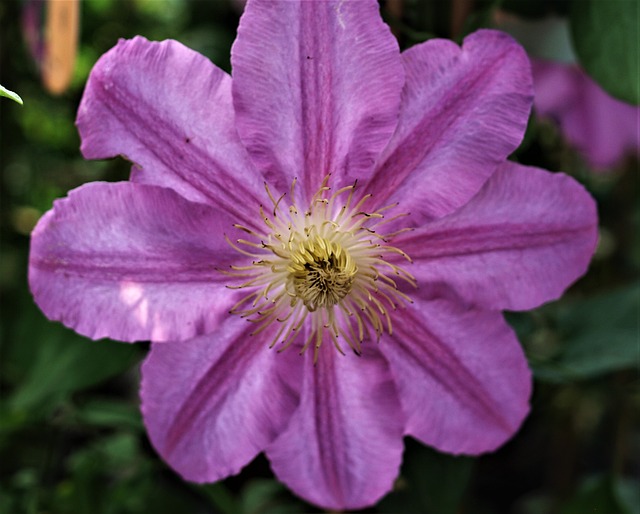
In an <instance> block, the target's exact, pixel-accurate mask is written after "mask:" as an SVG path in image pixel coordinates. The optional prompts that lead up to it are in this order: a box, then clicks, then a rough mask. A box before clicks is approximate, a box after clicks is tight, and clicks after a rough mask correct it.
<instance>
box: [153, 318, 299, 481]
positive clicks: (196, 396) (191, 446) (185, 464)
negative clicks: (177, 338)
mask: <svg viewBox="0 0 640 514" xmlns="http://www.w3.org/2000/svg"><path fill="white" fill-rule="evenodd" d="M255 328H256V326H255V325H254V324H252V323H249V322H247V320H245V319H242V318H241V317H239V316H231V317H228V318H226V320H225V322H224V323H223V324H221V325H220V327H219V328H218V329H217V330H215V331H214V332H212V333H211V334H207V335H206V336H202V337H199V338H196V339H193V340H191V341H187V342H185V343H183V344H180V345H176V344H154V345H152V348H151V353H150V354H149V356H148V357H147V359H146V360H145V362H144V364H143V366H142V388H141V397H142V412H143V415H144V421H145V425H146V427H147V430H148V432H149V436H150V438H151V442H152V443H153V445H154V446H155V448H156V449H157V450H158V452H159V453H160V455H162V456H163V458H164V459H165V460H166V461H167V462H168V463H169V464H170V465H171V466H172V467H173V468H174V469H176V470H177V471H178V472H179V473H180V474H181V475H182V476H183V477H184V478H185V479H187V480H192V481H194V482H213V481H216V480H220V479H221V478H225V477H227V476H229V475H232V474H235V473H238V472H239V471H240V469H241V468H242V467H243V466H244V465H246V464H247V463H248V462H249V461H250V460H251V459H253V458H254V457H255V456H256V455H257V454H258V453H259V452H260V451H262V450H263V449H264V448H265V446H267V444H269V443H270V442H271V441H272V440H273V439H275V438H276V437H277V436H278V434H280V433H281V431H282V430H283V429H284V428H285V426H286V423H287V422H288V420H289V418H290V416H291V414H292V412H293V411H294V409H295V408H296V406H297V404H298V399H299V392H298V390H299V382H300V376H301V372H302V367H301V365H300V364H301V362H300V361H301V360H302V358H301V357H300V356H299V355H298V354H297V353H296V352H294V351H291V352H284V353H282V354H279V353H277V352H276V351H275V350H269V349H268V348H267V346H266V345H265V344H264V340H262V338H258V337H257V336H256V337H252V336H251V335H250V333H251V331H252V330H255ZM274 328H275V327H274Z"/></svg>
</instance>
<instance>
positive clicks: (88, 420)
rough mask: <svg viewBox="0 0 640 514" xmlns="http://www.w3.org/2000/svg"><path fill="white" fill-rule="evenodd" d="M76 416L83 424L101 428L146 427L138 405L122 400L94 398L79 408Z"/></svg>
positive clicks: (136, 429) (136, 428) (137, 429)
mask: <svg viewBox="0 0 640 514" xmlns="http://www.w3.org/2000/svg"><path fill="white" fill-rule="evenodd" d="M76 416H77V419H78V421H80V422H81V423H83V424H86V425H93V426H98V427H101V428H106V427H112V428H119V429H121V428H128V429H133V430H135V431H142V430H143V429H144V427H143V424H142V417H141V415H140V409H139V408H138V406H136V405H133V404H129V403H123V402H122V401H115V400H102V399H92V400H90V401H88V402H87V403H86V404H84V405H82V406H81V407H80V408H79V409H78V412H77V414H76Z"/></svg>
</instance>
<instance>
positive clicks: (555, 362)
mask: <svg viewBox="0 0 640 514" xmlns="http://www.w3.org/2000/svg"><path fill="white" fill-rule="evenodd" d="M639 312H640V286H638V285H634V286H631V287H627V288H624V289H620V290H617V291H614V292H610V293H607V294H602V295H599V296H595V297H593V298H590V299H588V300H583V301H579V302H574V303H570V304H565V305H563V306H558V308H557V310H556V311H555V312H554V314H553V317H555V322H556V323H557V325H558V329H559V330H560V331H561V332H564V333H565V334H566V336H565V338H564V342H563V343H562V344H561V345H560V351H559V353H558V354H557V355H555V356H554V357H553V358H552V359H549V360H548V361H545V362H542V363H534V364H533V368H534V372H535V374H536V377H537V378H539V379H543V380H544V379H546V380H549V381H564V380H576V379H586V378H592V377H595V376H599V375H602V374H604V373H608V372H611V371H616V370H620V369H626V368H632V367H634V366H636V365H637V363H638V357H639V351H640V348H639V346H638V313H639Z"/></svg>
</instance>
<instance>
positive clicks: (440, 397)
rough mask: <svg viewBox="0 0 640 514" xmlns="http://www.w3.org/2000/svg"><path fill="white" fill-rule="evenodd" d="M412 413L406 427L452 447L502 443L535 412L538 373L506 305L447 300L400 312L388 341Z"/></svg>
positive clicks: (472, 449) (386, 349)
mask: <svg viewBox="0 0 640 514" xmlns="http://www.w3.org/2000/svg"><path fill="white" fill-rule="evenodd" d="M380 349H381V351H382V352H383V353H384V355H385V356H386V357H387V359H388V361H389V365H390V368H391V371H392V372H393V376H394V378H395V383H396V386H397V387H398V396H399V397H400V400H401V402H402V406H403V408H404V411H405V413H406V416H407V418H408V420H407V424H406V433H407V434H408V435H412V436H414V437H416V438H418V439H419V440H421V441H422V442H423V443H425V444H428V445H431V446H433V447H435V448H437V449H439V450H441V451H446V452H449V453H456V454H459V453H464V454H478V453H482V452H486V451H491V450H494V449H496V448H497V447H498V446H500V445H501V444H503V443H504V442H505V441H506V440H507V439H509V438H510V437H511V436H512V435H513V434H514V433H515V431H516V430H517V429H518V428H519V426H520V424H521V423H522V420H523V419H524V417H525V416H526V415H527V413H528V412H529V396H530V394H531V373H530V371H529V369H528V367H527V361H526V359H525V356H524V353H523V351H522V348H521V347H520V344H519V343H518V340H517V339H516V337H515V334H514V333H513V331H512V330H511V328H510V327H509V326H508V325H507V324H506V323H505V321H504V319H503V318H502V315H501V314H500V313H498V312H490V311H479V310H473V309H465V308H463V307H461V306H460V305H458V304H455V303H449V302H447V301H444V300H438V301H432V302H425V301H422V300H420V299H418V300H417V301H416V302H415V303H414V305H412V306H410V307H407V308H406V309H403V310H401V311H398V312H397V321H396V322H395V323H394V333H393V338H389V339H385V340H383V341H381V342H380Z"/></svg>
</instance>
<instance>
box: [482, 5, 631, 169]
mask: <svg viewBox="0 0 640 514" xmlns="http://www.w3.org/2000/svg"><path fill="white" fill-rule="evenodd" d="M494 21H495V26H496V28H498V29H500V30H504V31H506V32H508V33H509V34H511V35H512V36H513V37H515V38H516V39H517V40H518V41H519V42H520V43H521V44H522V45H523V46H524V48H525V50H527V52H528V53H529V55H530V57H531V61H532V71H533V84H534V92H535V98H534V100H533V105H534V113H535V114H537V116H538V117H540V118H546V119H550V120H552V121H553V122H554V123H555V124H557V126H558V127H559V129H560V132H561V133H562V135H563V136H564V138H565V139H566V141H567V142H568V143H569V144H570V145H572V146H573V147H574V148H575V149H576V150H577V151H578V152H579V153H580V154H581V155H582V157H583V158H584V159H585V161H586V162H587V163H588V164H589V165H590V166H592V167H593V168H595V169H599V170H607V169H611V168H613V167H615V166H616V165H617V164H619V163H620V162H621V161H622V160H623V159H624V158H625V157H627V156H629V155H636V156H637V155H638V151H639V149H640V107H638V106H634V105H630V104H627V103H625V102H622V101H620V100H617V99H615V98H613V97H611V96H610V95H609V94H607V93H606V92H605V91H604V90H603V89H602V88H601V87H600V86H599V85H598V84H597V83H596V82H595V81H594V80H593V79H591V78H590V77H589V76H588V75H587V74H586V73H585V72H584V71H582V69H581V68H580V67H579V66H578V64H577V58H576V56H575V53H574V51H573V45H572V43H571V36H570V34H569V27H568V22H567V20H566V19H565V18H561V17H558V16H549V17H546V18H542V19H535V20H528V19H523V18H519V17H518V16H515V15H512V14H508V13H506V12H503V11H500V10H497V11H496V13H495V19H494Z"/></svg>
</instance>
